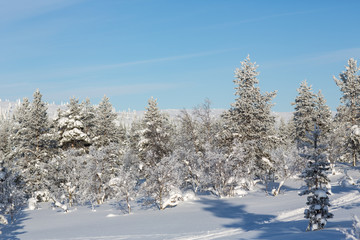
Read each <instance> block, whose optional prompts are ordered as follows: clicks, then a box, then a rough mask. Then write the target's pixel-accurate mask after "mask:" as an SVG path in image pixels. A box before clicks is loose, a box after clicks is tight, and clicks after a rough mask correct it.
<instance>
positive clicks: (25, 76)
mask: <svg viewBox="0 0 360 240" xmlns="http://www.w3.org/2000/svg"><path fill="white" fill-rule="evenodd" d="M235 50H239V49H238V48H231V49H222V50H213V51H205V52H198V53H192V54H184V55H176V56H169V57H161V58H151V59H145V60H138V61H129V62H121V63H114V64H98V65H93V66H86V67H72V68H65V69H55V70H47V72H43V69H41V72H40V73H37V72H34V71H33V72H26V73H24V72H23V73H19V74H17V73H16V74H3V75H0V81H1V80H6V81H24V80H30V79H34V80H35V79H36V81H39V80H47V79H54V77H55V78H59V77H71V76H76V75H82V74H87V73H94V72H101V71H106V70H112V69H120V68H125V67H131V66H136V65H145V64H153V63H161V62H171V61H179V60H185V59H192V58H199V57H205V56H211V55H217V54H222V53H226V52H230V51H235ZM64 80H65V79H64Z"/></svg>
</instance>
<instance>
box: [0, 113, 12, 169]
mask: <svg viewBox="0 0 360 240" xmlns="http://www.w3.org/2000/svg"><path fill="white" fill-rule="evenodd" d="M13 128H14V123H13V121H11V120H10V119H2V120H0V139H2V141H0V159H3V166H4V167H5V168H9V169H12V168H14V162H13V161H10V160H11V158H12V156H11V152H12V149H11V148H12V145H11V133H12V132H11V131H12V130H13Z"/></svg>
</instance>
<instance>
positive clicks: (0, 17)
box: [0, 0, 80, 23]
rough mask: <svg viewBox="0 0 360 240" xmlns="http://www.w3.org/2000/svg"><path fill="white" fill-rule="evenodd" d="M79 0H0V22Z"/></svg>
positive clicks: (26, 16) (78, 0)
mask: <svg viewBox="0 0 360 240" xmlns="http://www.w3.org/2000/svg"><path fill="white" fill-rule="evenodd" d="M78 2H80V0H36V1H28V0H12V1H1V2H0V23H7V22H10V21H17V20H21V19H26V18H29V17H33V16H37V15H40V14H43V13H46V12H50V11H54V10H57V9H61V8H64V7H67V6H70V5H73V4H76V3H78Z"/></svg>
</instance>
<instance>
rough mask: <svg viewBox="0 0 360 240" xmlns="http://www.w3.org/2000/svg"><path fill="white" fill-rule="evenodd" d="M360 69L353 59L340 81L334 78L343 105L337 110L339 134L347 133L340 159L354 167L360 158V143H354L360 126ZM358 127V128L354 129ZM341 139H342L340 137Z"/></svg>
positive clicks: (341, 75) (350, 60) (349, 61)
mask: <svg viewBox="0 0 360 240" xmlns="http://www.w3.org/2000/svg"><path fill="white" fill-rule="evenodd" d="M359 70H360V68H359V67H358V66H357V61H356V60H354V59H353V58H351V59H349V60H348V66H346V67H345V71H343V72H342V73H340V75H339V79H338V78H336V77H335V76H334V80H335V83H336V85H338V87H339V88H340V91H341V92H342V94H343V95H342V97H341V98H340V101H341V103H342V105H340V106H339V107H338V108H337V115H336V121H337V123H338V126H337V127H338V130H339V131H338V133H345V134H346V136H344V137H343V140H344V141H341V142H340V144H341V145H342V151H341V152H342V153H343V154H342V156H341V158H340V159H342V160H344V161H348V162H352V163H353V166H355V165H356V162H357V161H358V158H359V151H360V145H359V142H358V141H353V140H354V137H353V136H352V132H353V131H352V130H351V129H354V128H357V127H358V126H359V125H360V76H359V73H358V72H359ZM354 126H356V127H354ZM340 138H341V137H340Z"/></svg>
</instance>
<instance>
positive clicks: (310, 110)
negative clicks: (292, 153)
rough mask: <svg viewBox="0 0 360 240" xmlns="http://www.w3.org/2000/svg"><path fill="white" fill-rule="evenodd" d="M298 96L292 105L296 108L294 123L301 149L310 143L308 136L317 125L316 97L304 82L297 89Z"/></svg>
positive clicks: (296, 139)
mask: <svg viewBox="0 0 360 240" xmlns="http://www.w3.org/2000/svg"><path fill="white" fill-rule="evenodd" d="M297 91H298V96H296V98H295V102H294V103H292V105H294V106H295V112H294V116H293V121H294V125H295V142H296V144H297V146H298V148H299V147H301V146H303V144H304V143H305V142H309V139H308V138H307V136H306V134H307V133H308V132H311V131H312V130H313V129H314V125H315V119H316V118H315V97H316V95H315V94H314V93H313V92H312V88H311V86H309V85H308V84H307V82H306V80H305V81H303V82H302V83H301V85H300V87H299V88H298V89H297Z"/></svg>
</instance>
